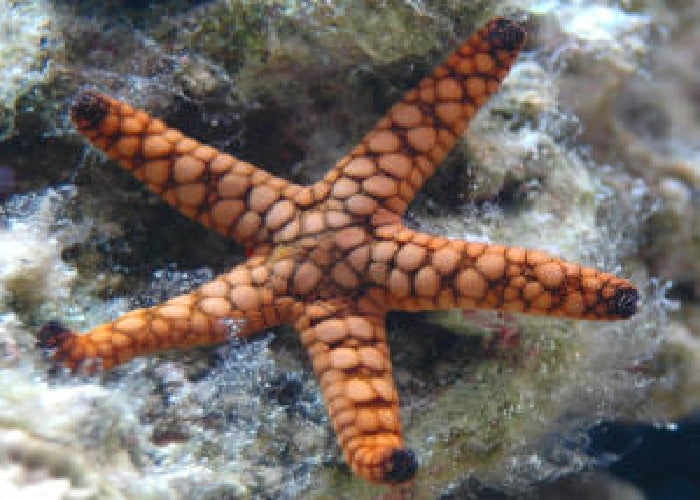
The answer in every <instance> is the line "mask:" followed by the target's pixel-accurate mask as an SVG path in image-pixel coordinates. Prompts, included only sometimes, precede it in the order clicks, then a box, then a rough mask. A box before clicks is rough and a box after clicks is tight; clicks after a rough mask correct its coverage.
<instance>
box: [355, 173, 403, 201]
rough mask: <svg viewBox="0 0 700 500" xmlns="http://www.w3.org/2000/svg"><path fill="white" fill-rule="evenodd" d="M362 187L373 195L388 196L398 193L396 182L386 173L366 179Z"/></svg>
mask: <svg viewBox="0 0 700 500" xmlns="http://www.w3.org/2000/svg"><path fill="white" fill-rule="evenodd" d="M362 189H364V190H365V192H367V193H369V194H371V195H372V196H378V197H380V198H387V197H389V196H393V195H395V194H396V182H395V181H394V180H393V179H392V178H391V177H387V176H385V175H375V176H372V177H370V178H369V179H365V181H364V182H363V183H362Z"/></svg>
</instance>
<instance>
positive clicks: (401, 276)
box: [389, 269, 411, 299]
mask: <svg viewBox="0 0 700 500" xmlns="http://www.w3.org/2000/svg"><path fill="white" fill-rule="evenodd" d="M389 290H390V291H391V294H392V295H393V296H394V297H396V298H398V299H404V298H406V297H408V296H409V295H410V294H411V280H410V279H409V277H408V275H407V274H406V273H404V272H401V271H400V270H399V269H392V270H391V273H390V274H389Z"/></svg>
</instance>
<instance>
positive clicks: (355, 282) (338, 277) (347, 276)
mask: <svg viewBox="0 0 700 500" xmlns="http://www.w3.org/2000/svg"><path fill="white" fill-rule="evenodd" d="M331 276H332V277H333V281H335V282H336V283H338V284H339V285H340V286H342V287H343V288H347V289H349V290H352V289H355V288H357V287H358V286H359V284H360V280H359V278H358V277H357V275H356V274H355V272H354V271H353V270H352V269H351V268H350V266H348V265H347V264H346V263H345V262H344V261H340V262H338V263H337V264H336V265H335V266H333V271H331Z"/></svg>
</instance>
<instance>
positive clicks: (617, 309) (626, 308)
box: [610, 287, 639, 318]
mask: <svg viewBox="0 0 700 500" xmlns="http://www.w3.org/2000/svg"><path fill="white" fill-rule="evenodd" d="M638 303H639V292H638V291H637V289H636V288H633V287H627V288H620V289H619V290H617V291H616V292H615V296H614V298H613V300H612V302H611V304H610V306H611V311H610V312H611V313H613V314H616V315H619V316H621V317H623V318H629V317H630V316H633V315H634V314H635V313H636V312H637V306H638Z"/></svg>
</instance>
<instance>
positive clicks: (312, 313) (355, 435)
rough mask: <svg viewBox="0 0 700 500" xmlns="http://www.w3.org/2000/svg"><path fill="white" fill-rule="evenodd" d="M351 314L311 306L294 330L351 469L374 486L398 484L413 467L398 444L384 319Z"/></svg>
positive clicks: (395, 399) (409, 475) (410, 455)
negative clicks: (374, 484) (308, 361)
mask: <svg viewBox="0 0 700 500" xmlns="http://www.w3.org/2000/svg"><path fill="white" fill-rule="evenodd" d="M354 309H357V308H354V307H351V308H350V310H346V311H342V312H337V311H335V310H334V308H333V307H327V305H326V304H324V303H314V304H311V305H309V306H308V307H307V310H306V313H305V314H304V315H302V316H301V317H300V319H299V320H298V321H297V322H296V325H295V327H296V329H297V331H298V332H299V334H300V336H301V340H302V342H303V343H304V345H305V346H306V348H307V350H308V352H309V355H310V357H311V361H312V363H313V367H314V371H315V373H316V376H317V377H318V379H319V381H320V385H321V390H322V391H323V395H324V399H325V401H326V405H327V407H328V412H329V414H330V417H331V422H332V423H333V427H334V428H335V431H336V434H337V436H338V440H339V442H340V445H341V447H342V449H343V454H344V456H345V459H346V460H347V462H348V463H349V464H350V467H351V468H352V470H353V471H354V472H355V473H357V474H358V475H360V476H361V477H363V478H364V479H366V480H368V481H371V482H374V483H386V484H396V483H402V482H405V481H408V480H410V479H411V478H412V477H413V475H414V474H415V471H416V468H417V463H416V459H415V455H414V453H413V452H412V451H411V450H409V449H407V448H405V445H404V440H403V435H402V431H401V417H400V414H399V399H398V393H397V391H396V387H395V386H394V381H393V378H392V370H391V360H390V357H389V347H388V345H387V341H386V330H385V326H384V316H383V315H371V314H367V313H366V312H365V313H362V314H361V315H360V314H359V313H357V312H355V311H354Z"/></svg>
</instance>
